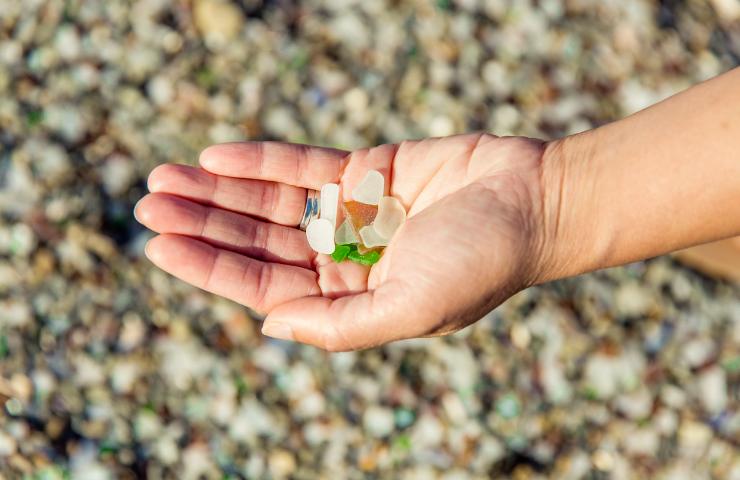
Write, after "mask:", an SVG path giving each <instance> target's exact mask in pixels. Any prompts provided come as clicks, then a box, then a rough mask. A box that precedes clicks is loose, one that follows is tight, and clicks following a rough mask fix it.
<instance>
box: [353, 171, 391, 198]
mask: <svg viewBox="0 0 740 480" xmlns="http://www.w3.org/2000/svg"><path fill="white" fill-rule="evenodd" d="M384 186H385V178H383V174H382V173H380V172H379V171H377V170H370V171H369V172H367V173H366V174H365V178H363V179H362V181H361V182H360V183H358V184H357V186H356V187H355V188H354V190H352V199H353V200H354V201H356V202H360V203H364V204H366V205H377V204H378V202H379V201H380V198H381V197H382V196H383V189H384Z"/></svg>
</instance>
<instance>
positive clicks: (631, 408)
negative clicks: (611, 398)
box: [615, 388, 653, 420]
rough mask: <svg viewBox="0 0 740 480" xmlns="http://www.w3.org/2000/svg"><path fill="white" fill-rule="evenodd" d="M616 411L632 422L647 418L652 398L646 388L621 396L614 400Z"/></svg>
mask: <svg viewBox="0 0 740 480" xmlns="http://www.w3.org/2000/svg"><path fill="white" fill-rule="evenodd" d="M615 405H616V407H617V410H619V411H620V412H621V413H623V414H624V415H626V416H627V417H628V418H631V419H633V420H641V419H644V418H647V417H648V416H649V415H650V412H651V410H652V408H653V397H652V395H651V394H650V391H649V390H648V389H647V388H640V389H639V390H636V391H634V392H631V393H628V394H622V395H620V396H619V397H617V398H616V400H615Z"/></svg>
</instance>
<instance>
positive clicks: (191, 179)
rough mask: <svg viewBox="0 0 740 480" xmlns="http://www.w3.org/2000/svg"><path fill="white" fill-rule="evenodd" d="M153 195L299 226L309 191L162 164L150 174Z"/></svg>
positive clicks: (149, 180)
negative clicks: (172, 196)
mask: <svg viewBox="0 0 740 480" xmlns="http://www.w3.org/2000/svg"><path fill="white" fill-rule="evenodd" d="M147 185H148V187H149V191H150V192H162V193H171V194H174V195H179V196H181V197H185V198H189V199H191V200H195V201H197V202H200V203H204V204H206V205H212V206H214V207H219V208H223V209H226V210H233V211H235V212H239V213H246V214H249V215H255V216H257V217H260V218H264V219H267V220H270V221H272V222H275V223H280V224H283V225H298V223H299V222H300V221H301V217H302V215H303V209H304V208H305V205H306V189H305V188H301V187H295V186H293V185H286V184H284V183H276V182H266V181H263V180H254V179H246V178H231V177H223V176H220V175H215V174H213V173H210V172H207V171H205V170H203V169H202V168H194V167H189V166H187V165H175V164H165V165H160V166H158V167H157V168H155V169H154V170H152V172H151V173H150V174H149V179H148V181H147Z"/></svg>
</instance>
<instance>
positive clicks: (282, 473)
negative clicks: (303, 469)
mask: <svg viewBox="0 0 740 480" xmlns="http://www.w3.org/2000/svg"><path fill="white" fill-rule="evenodd" d="M267 463H268V468H269V469H270V474H271V475H272V476H273V478H287V477H289V476H290V475H292V474H293V472H294V471H295V469H296V461H295V457H294V456H293V454H292V453H290V452H289V451H287V450H282V449H278V450H275V451H273V452H271V453H270V456H269V459H268V461H267Z"/></svg>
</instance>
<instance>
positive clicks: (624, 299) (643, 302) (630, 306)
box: [614, 282, 652, 317]
mask: <svg viewBox="0 0 740 480" xmlns="http://www.w3.org/2000/svg"><path fill="white" fill-rule="evenodd" d="M614 295H615V306H616V308H617V311H618V312H619V313H620V314H621V315H622V316H625V317H639V316H643V315H645V314H647V313H648V310H649V309H650V307H651V306H652V296H651V295H650V292H649V291H648V290H647V289H646V288H645V287H643V286H641V285H640V284H639V283H637V282H627V283H624V284H622V285H621V286H620V287H619V288H618V289H617V291H616V292H615V294H614Z"/></svg>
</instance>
